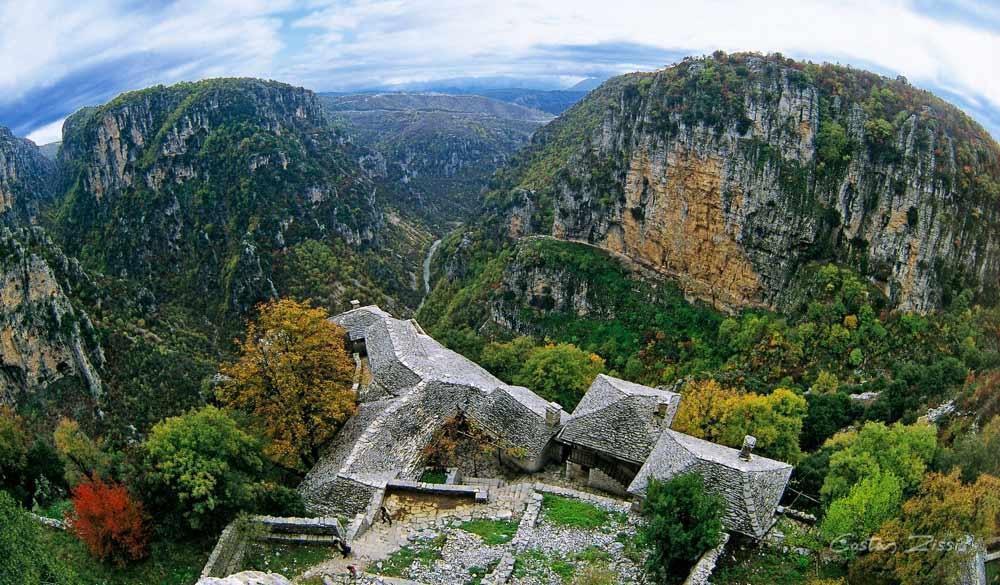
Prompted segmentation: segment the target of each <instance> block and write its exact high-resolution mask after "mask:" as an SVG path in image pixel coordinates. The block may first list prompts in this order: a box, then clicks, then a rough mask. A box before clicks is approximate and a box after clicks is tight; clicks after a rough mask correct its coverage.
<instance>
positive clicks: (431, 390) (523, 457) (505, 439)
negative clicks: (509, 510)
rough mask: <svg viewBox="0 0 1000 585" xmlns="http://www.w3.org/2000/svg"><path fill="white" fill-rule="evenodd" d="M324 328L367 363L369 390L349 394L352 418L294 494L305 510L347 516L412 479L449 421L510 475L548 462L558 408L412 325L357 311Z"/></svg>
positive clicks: (385, 315)
mask: <svg viewBox="0 0 1000 585" xmlns="http://www.w3.org/2000/svg"><path fill="white" fill-rule="evenodd" d="M333 321H334V322H335V323H337V324H339V325H341V326H342V327H344V328H345V329H346V330H347V334H348V337H349V338H350V339H351V340H352V341H354V342H356V343H357V344H358V345H357V346H356V347H357V348H358V349H360V350H361V351H362V352H363V353H365V354H366V355H367V358H368V364H369V367H370V370H371V381H370V382H369V383H368V384H366V385H364V386H363V387H362V388H361V389H359V400H360V405H359V408H358V413H357V415H355V416H354V417H353V418H352V419H351V420H350V421H348V422H347V423H346V424H345V426H344V428H343V429H341V431H340V432H339V433H338V435H337V437H336V438H335V439H334V440H333V442H332V443H331V444H330V445H329V446H328V447H327V448H326V451H325V454H324V455H323V457H322V458H321V460H320V461H319V463H317V464H316V466H315V467H314V468H313V469H312V470H310V471H309V473H308V474H307V475H306V477H305V479H304V480H303V483H302V485H301V486H300V487H299V491H300V493H301V494H302V496H303V498H304V500H305V501H306V504H307V506H308V507H309V508H310V510H311V511H313V512H316V513H324V514H331V513H337V514H355V513H357V512H359V511H362V510H364V509H365V507H366V506H367V504H368V502H369V500H370V499H371V496H372V494H374V493H375V491H376V490H378V489H381V488H384V487H385V485H386V483H387V482H388V481H389V480H392V479H408V480H413V479H417V477H418V475H419V474H420V472H421V470H422V468H423V449H424V447H425V446H426V445H427V444H428V442H430V440H431V438H432V437H433V435H434V433H435V431H437V430H438V429H439V428H440V427H441V426H442V425H443V424H444V423H445V422H446V421H447V420H449V419H451V418H452V417H454V416H456V415H458V414H462V415H464V416H465V417H467V418H468V419H470V420H471V421H473V422H475V423H476V425H477V426H478V427H479V428H481V429H482V430H484V431H485V432H486V433H488V434H489V435H490V436H492V437H494V438H495V440H496V442H497V443H498V444H499V445H503V446H504V447H505V449H504V450H503V454H502V455H503V456H504V462H505V463H507V464H509V465H511V466H514V467H517V468H520V469H522V470H524V471H536V470H538V469H539V468H541V466H542V465H543V464H544V463H545V462H546V461H547V460H549V459H551V458H552V457H553V455H552V450H553V449H557V447H556V446H555V443H554V441H553V439H554V437H555V434H556V433H557V432H558V431H559V429H560V428H561V425H562V423H563V421H564V420H565V419H568V418H569V415H568V414H567V413H565V412H564V411H563V410H562V409H561V408H560V407H559V405H557V404H551V403H548V402H547V401H545V400H544V399H542V398H541V397H539V396H538V395H536V394H535V393H534V392H531V391H530V390H528V389H527V388H523V387H519V386H511V385H508V384H505V383H503V382H501V381H500V380H499V379H497V378H496V377H494V376H493V375H492V374H490V373H489V372H487V371H486V370H484V369H483V368H481V367H480V366H478V365H477V364H475V363H473V362H471V361H469V360H468V359H466V358H465V357H463V356H461V355H459V354H457V353H455V352H453V351H451V350H449V349H447V348H446V347H444V346H442V345H441V344H440V343H438V342H437V341H435V340H434V339H432V338H431V337H430V336H428V335H427V334H426V333H424V331H423V330H422V329H421V328H420V325H418V324H417V322H416V321H413V320H400V319H394V318H393V317H392V316H390V315H389V314H388V313H386V312H385V311H382V310H381V309H379V308H378V307H359V308H356V309H353V310H351V311H348V312H347V313H343V314H341V315H338V316H336V317H334V318H333ZM511 453H513V454H516V455H510V454H511Z"/></svg>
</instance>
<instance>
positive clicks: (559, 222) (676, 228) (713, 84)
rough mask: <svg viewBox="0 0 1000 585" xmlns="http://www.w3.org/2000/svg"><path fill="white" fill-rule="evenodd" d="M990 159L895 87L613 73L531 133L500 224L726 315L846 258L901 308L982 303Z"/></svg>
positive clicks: (773, 70) (992, 291)
mask: <svg viewBox="0 0 1000 585" xmlns="http://www.w3.org/2000/svg"><path fill="white" fill-rule="evenodd" d="M838 84H839V85H838ZM887 104H888V105H887ZM886 117H889V118H890V119H891V120H890V119H886ZM998 152H1000V149H998V147H997V145H996V143H994V142H993V141H992V140H991V139H990V138H989V136H988V134H986V133H985V131H983V130H982V129H981V128H979V127H978V126H976V125H975V123H974V122H972V121H971V120H969V119H968V118H966V117H965V116H964V115H962V114H961V113H959V112H958V111H957V110H955V109H954V108H952V107H951V106H949V105H947V104H945V103H944V102H941V101H940V100H938V99H937V98H935V97H933V96H932V95H930V94H927V93H925V92H921V91H919V90H916V89H915V88H913V87H912V86H909V85H908V84H906V83H905V81H901V80H900V81H891V80H888V79H886V78H882V77H878V76H876V75H873V74H868V73H865V72H860V71H857V70H846V69H840V68H835V67H832V66H824V67H819V66H805V65H802V64H798V63H795V62H792V61H789V60H785V59H782V58H781V57H761V56H758V55H748V54H743V55H733V56H725V55H721V56H719V55H717V56H715V57H710V58H704V59H689V60H685V61H683V62H682V63H680V64H678V65H676V66H673V67H671V68H668V69H664V70H661V71H658V72H655V73H649V74H631V75H626V76H622V77H620V78H615V79H612V80H610V81H609V82H607V83H605V85H604V86H602V87H601V88H599V89H598V90H596V91H595V92H593V93H592V94H591V95H590V96H588V97H587V98H586V99H585V100H584V101H583V102H581V104H578V105H577V106H576V107H574V108H573V109H571V110H570V111H569V112H567V113H566V114H565V115H563V116H562V117H560V118H559V119H558V120H556V121H555V122H553V123H552V124H551V125H550V126H549V127H547V128H546V129H544V130H543V131H542V132H540V135H539V138H538V139H537V140H536V141H535V143H534V145H533V147H532V152H531V153H529V154H528V155H527V156H524V157H522V160H523V161H526V162H523V163H522V167H521V168H520V169H519V173H517V174H516V176H519V177H521V185H523V186H524V187H528V188H529V189H528V190H525V189H523V188H521V187H520V186H517V185H515V186H514V187H512V188H511V195H510V198H509V200H510V201H511V204H510V206H509V208H508V209H507V211H506V214H507V226H508V227H507V230H506V231H507V233H508V234H509V235H511V236H514V237H519V236H523V235H527V234H531V233H548V234H551V235H553V236H555V237H557V238H562V239H567V240H579V241H584V242H588V243H591V244H595V245H598V246H601V247H604V248H606V249H608V250H610V251H613V252H620V253H622V254H625V255H627V256H629V257H631V258H633V259H634V260H636V261H637V262H640V263H641V264H643V265H645V266H648V267H653V268H656V269H657V270H659V271H661V272H663V273H664V274H668V275H672V276H676V277H678V278H679V280H680V282H681V283H682V285H683V286H684V287H685V289H686V290H689V291H690V292H691V293H692V294H693V295H694V296H696V297H698V298H701V299H703V300H707V301H711V302H713V303H715V304H716V305H717V306H722V307H731V308H738V307H745V306H755V305H763V306H768V307H780V306H781V305H782V304H784V303H785V302H787V300H788V299H786V298H785V297H784V294H785V292H786V291H787V290H788V289H789V288H790V287H791V285H793V284H794V282H795V279H796V277H797V275H798V274H799V271H800V270H801V269H802V268H803V267H804V266H805V265H807V264H808V263H810V262H813V261H838V262H843V263H847V264H850V265H852V266H853V267H855V268H856V269H858V270H859V272H862V273H863V274H864V275H865V276H867V277H868V278H869V279H870V280H871V281H872V282H873V283H875V284H876V285H878V286H879V287H880V288H882V290H884V292H885V294H886V296H887V297H888V298H889V299H890V301H891V303H892V304H893V305H894V306H896V307H898V308H900V309H905V310H917V311H925V310H930V309H933V308H935V307H939V306H941V305H942V304H944V303H945V302H946V299H945V293H944V291H945V290H948V289H958V290H960V289H961V288H972V289H973V290H975V291H976V292H977V293H979V295H980V296H981V297H982V298H986V299H988V300H995V299H996V297H997V294H998V293H997V289H998V284H1000V236H998V235H997V234H998V233H1000V232H997V231H996V229H995V228H996V227H998V224H1000V200H998V196H1000V188H998V187H997V185H998V183H1000V165H998V158H1000V156H998ZM553 160H556V161H558V160H562V161H564V164H563V166H562V168H560V167H559V164H558V162H557V163H553ZM552 168H555V169H557V171H554V172H553V171H550V170H549V169H552ZM539 176H542V177H546V178H545V179H543V180H541V181H540V180H538V177H539ZM548 207H550V212H548V213H549V214H548V215H547V214H546V212H545V211H544V210H545V209H546V208H548ZM540 209H541V210H543V211H542V212H540V211H539V210H540ZM530 218H535V219H534V220H532V219H530ZM538 218H542V219H541V220H539V219H538Z"/></svg>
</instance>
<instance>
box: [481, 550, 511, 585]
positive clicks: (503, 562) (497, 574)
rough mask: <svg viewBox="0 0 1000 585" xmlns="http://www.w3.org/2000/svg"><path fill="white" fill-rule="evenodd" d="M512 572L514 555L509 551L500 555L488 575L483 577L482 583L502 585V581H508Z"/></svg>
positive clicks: (485, 584)
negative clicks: (498, 560)
mask: <svg viewBox="0 0 1000 585" xmlns="http://www.w3.org/2000/svg"><path fill="white" fill-rule="evenodd" d="M513 574H514V555H512V554H510V553H509V552H505V553H503V556H502V557H500V562H499V563H497V566H496V568H494V569H493V572H492V573H490V574H489V575H486V576H485V577H483V580H482V585H503V584H504V583H506V582H508V581H510V578H511V575H513Z"/></svg>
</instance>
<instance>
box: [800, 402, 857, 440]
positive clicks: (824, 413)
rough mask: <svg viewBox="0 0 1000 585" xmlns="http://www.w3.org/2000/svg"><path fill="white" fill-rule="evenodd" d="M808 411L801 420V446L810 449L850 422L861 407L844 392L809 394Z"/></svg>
mask: <svg viewBox="0 0 1000 585" xmlns="http://www.w3.org/2000/svg"><path fill="white" fill-rule="evenodd" d="M806 401H807V402H808V403H809V412H808V414H806V418H805V420H804V421H802V435H801V443H802V448H803V449H805V450H806V451H811V450H813V449H815V448H816V447H819V446H820V445H822V444H823V442H824V441H826V440H827V439H829V438H830V437H832V436H833V435H834V434H835V433H837V431H840V430H841V429H843V428H844V427H846V426H847V425H849V424H851V422H853V421H854V420H855V419H856V418H857V417H859V416H860V415H861V414H862V411H863V408H862V407H861V406H860V405H859V404H858V403H856V402H855V401H853V400H851V398H850V397H849V396H847V395H846V394H840V393H836V394H810V395H808V396H806Z"/></svg>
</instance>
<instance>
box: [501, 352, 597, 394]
mask: <svg viewBox="0 0 1000 585" xmlns="http://www.w3.org/2000/svg"><path fill="white" fill-rule="evenodd" d="M603 370H604V360H603V359H601V357H600V356H599V355H597V354H593V353H588V352H586V351H583V350H582V349H580V348H578V347H576V346H575V345H573V344H572V343H550V344H548V345H545V346H543V347H538V348H535V349H534V350H532V351H531V352H530V353H529V354H528V358H527V360H526V361H525V362H524V366H523V367H522V368H521V371H520V372H518V374H517V376H516V377H515V378H514V383H515V384H519V385H522V386H527V387H528V388H531V389H532V390H534V391H535V392H536V393H537V394H538V395H539V396H541V397H542V398H545V399H546V400H551V401H555V402H558V403H559V404H560V405H561V406H562V407H563V408H564V409H565V410H567V411H572V410H573V409H574V408H575V407H576V405H577V403H579V402H580V399H581V398H583V394H584V392H586V391H587V387H588V386H590V384H591V383H592V382H593V381H594V378H596V377H597V374H600V373H601V372H602V371H603Z"/></svg>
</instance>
